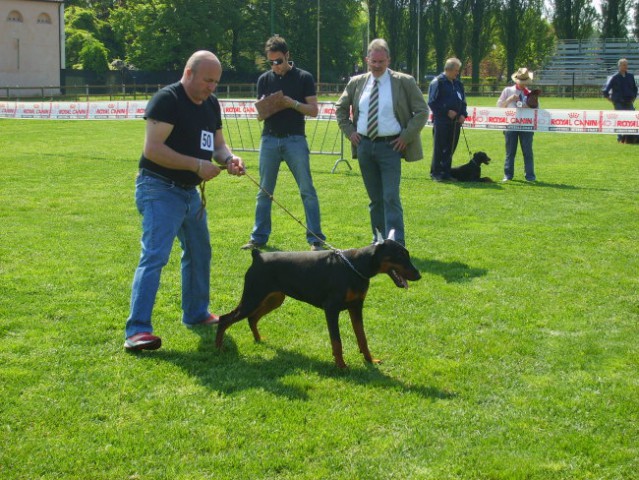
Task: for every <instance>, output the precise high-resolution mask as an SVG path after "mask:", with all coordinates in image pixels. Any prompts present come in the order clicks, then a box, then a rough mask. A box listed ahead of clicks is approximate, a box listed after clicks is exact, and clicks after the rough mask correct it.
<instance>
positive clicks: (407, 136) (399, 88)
mask: <svg viewBox="0 0 639 480" xmlns="http://www.w3.org/2000/svg"><path fill="white" fill-rule="evenodd" d="M388 71H389V73H390V76H391V91H392V95H393V111H394V113H395V118H396V119H397V121H398V122H399V124H400V125H401V126H402V131H401V132H400V134H399V136H400V137H402V140H404V142H406V145H407V146H406V150H404V152H402V156H403V157H404V158H405V159H406V161H408V162H413V161H415V160H420V159H421V158H423V157H424V152H423V151H422V142H421V138H420V136H419V133H420V132H421V130H422V128H424V125H425V124H426V120H428V105H427V103H426V100H424V95H423V94H422V92H421V90H420V89H419V87H418V86H417V83H416V82H415V79H414V78H413V77H411V76H410V75H406V74H404V73H399V72H394V71H392V70H390V69H389V70H388ZM370 75H371V73H370V72H369V73H364V74H362V75H357V76H355V77H352V78H351V79H350V81H349V82H348V85H346V88H345V89H344V92H343V93H342V96H341V97H340V98H339V100H338V101H337V103H336V104H335V109H336V112H335V116H336V117H337V123H338V125H339V128H341V130H342V132H343V133H344V135H346V137H348V138H350V136H351V134H352V133H353V132H356V131H357V118H358V117H359V99H360V97H361V95H362V91H363V90H364V86H365V85H366V82H367V81H368V78H369V76H370ZM351 110H352V117H351ZM351 150H352V153H353V158H357V147H355V145H353V144H351Z"/></svg>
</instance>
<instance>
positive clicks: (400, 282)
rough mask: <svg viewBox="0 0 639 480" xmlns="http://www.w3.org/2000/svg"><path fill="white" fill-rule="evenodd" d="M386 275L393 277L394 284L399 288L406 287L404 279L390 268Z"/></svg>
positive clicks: (406, 283)
mask: <svg viewBox="0 0 639 480" xmlns="http://www.w3.org/2000/svg"><path fill="white" fill-rule="evenodd" d="M388 275H389V276H390V277H391V278H392V279H393V282H395V285H397V286H398V287H399V288H408V282H407V281H406V279H405V278H404V277H402V276H401V275H400V274H399V273H397V272H396V271H395V270H393V269H392V268H391V269H390V270H389V271H388Z"/></svg>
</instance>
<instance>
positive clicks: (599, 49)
mask: <svg viewBox="0 0 639 480" xmlns="http://www.w3.org/2000/svg"><path fill="white" fill-rule="evenodd" d="M620 58H627V59H628V63H629V66H630V68H629V70H630V71H631V72H634V71H637V72H639V43H638V42H634V41H629V40H625V39H615V38H606V39H592V40H559V41H558V43H557V48H556V51H555V54H554V55H553V56H552V57H551V58H550V60H549V61H548V62H547V63H546V65H545V66H544V67H543V68H542V69H540V70H539V71H538V72H536V75H535V83H537V84H539V85H566V86H568V85H573V82H574V85H585V86H595V85H596V86H601V85H603V84H604V83H605V81H606V79H607V78H608V76H610V75H612V74H613V73H615V72H616V71H617V61H618V60H619V59H620Z"/></svg>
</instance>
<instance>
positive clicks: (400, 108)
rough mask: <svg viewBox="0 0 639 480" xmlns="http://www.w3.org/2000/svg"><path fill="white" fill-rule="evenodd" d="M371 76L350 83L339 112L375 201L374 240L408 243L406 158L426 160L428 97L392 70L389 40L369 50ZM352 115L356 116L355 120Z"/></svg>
mask: <svg viewBox="0 0 639 480" xmlns="http://www.w3.org/2000/svg"><path fill="white" fill-rule="evenodd" d="M366 62H367V63H368V69H369V72H368V73H365V74H362V75H358V76H355V77H353V78H351V79H350V81H349V82H348V85H347V86H346V89H345V90H344V92H343V93H342V96H341V97H340V98H339V100H338V101H337V103H336V104H335V107H336V117H337V122H338V124H339V126H340V128H341V129H342V132H344V135H346V136H347V137H348V139H349V140H350V141H351V146H352V153H353V158H357V159H358V161H359V166H360V170H361V172H362V178H363V180H364V186H365V187H366V191H367V192H368V197H369V199H370V204H369V212H370V219H371V228H372V233H373V240H375V232H376V230H379V231H380V232H381V233H382V234H383V235H384V238H386V237H387V236H388V234H389V233H390V231H391V230H395V240H396V241H398V242H399V243H401V244H402V245H404V244H405V238H404V212H403V209H402V203H401V200H400V196H399V185H400V180H401V173H402V168H401V159H402V157H404V158H405V159H406V160H407V161H409V162H411V161H415V160H420V159H421V158H423V156H424V155H423V152H422V143H421V138H420V132H421V130H422V128H423V127H424V125H425V124H426V120H427V119H428V106H427V104H426V101H425V100H424V96H423V94H422V92H421V90H420V89H419V87H418V86H417V83H416V82H415V79H414V78H413V77H411V76H410V75H405V74H403V73H398V72H394V71H392V70H390V69H389V68H388V66H389V65H390V51H389V49H388V44H387V43H386V41H385V40H383V39H379V38H378V39H375V40H373V41H372V42H371V43H370V45H369V46H368V56H367V57H366ZM351 112H352V116H351Z"/></svg>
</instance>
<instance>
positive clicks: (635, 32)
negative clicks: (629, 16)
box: [633, 0, 639, 42]
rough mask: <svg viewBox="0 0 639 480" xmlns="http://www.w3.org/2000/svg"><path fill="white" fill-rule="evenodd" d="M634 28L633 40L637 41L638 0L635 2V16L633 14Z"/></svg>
mask: <svg viewBox="0 0 639 480" xmlns="http://www.w3.org/2000/svg"><path fill="white" fill-rule="evenodd" d="M634 25H635V26H634V29H633V33H634V35H635V40H636V41H638V42H639V0H637V1H636V3H635V16H634Z"/></svg>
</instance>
